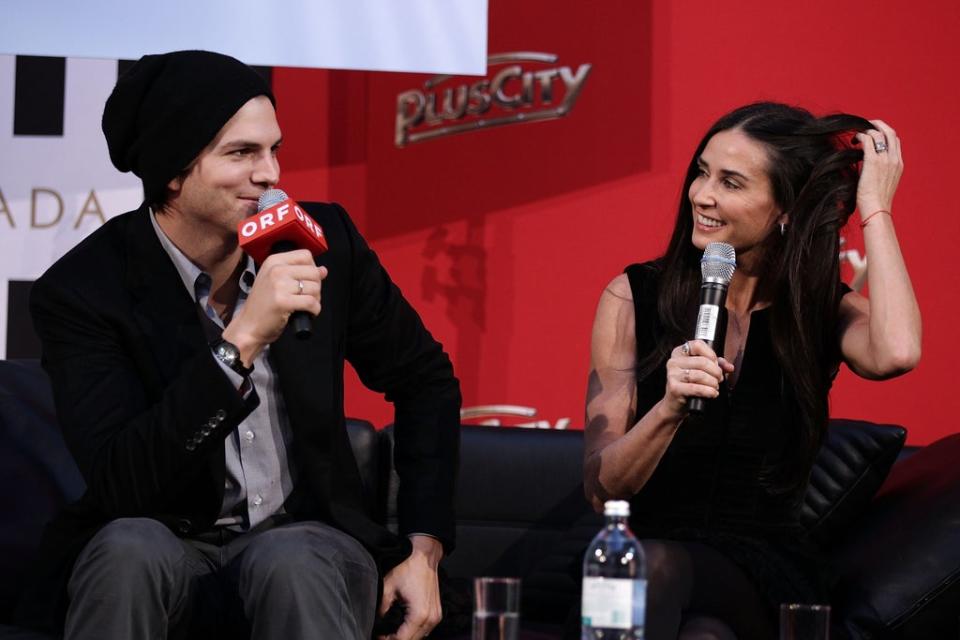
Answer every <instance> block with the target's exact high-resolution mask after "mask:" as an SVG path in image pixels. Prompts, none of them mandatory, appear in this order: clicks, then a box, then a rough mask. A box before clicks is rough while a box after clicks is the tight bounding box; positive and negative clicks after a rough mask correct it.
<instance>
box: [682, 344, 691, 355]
mask: <svg viewBox="0 0 960 640" xmlns="http://www.w3.org/2000/svg"><path fill="white" fill-rule="evenodd" d="M680 350H681V351H683V355H685V356H688V355H690V343H689V342H684V343H683V346H681V347H680Z"/></svg>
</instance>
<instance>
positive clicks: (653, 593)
mask: <svg viewBox="0 0 960 640" xmlns="http://www.w3.org/2000/svg"><path fill="white" fill-rule="evenodd" d="M643 549H644V553H645V555H646V560H647V620H646V638H647V640H674V639H677V640H754V639H756V640H770V638H775V637H776V630H775V627H774V621H773V619H772V618H771V617H770V611H769V605H768V604H767V603H766V602H765V601H764V599H763V597H762V596H761V594H760V592H759V591H758V590H757V587H756V586H755V585H754V584H753V582H752V581H751V580H750V579H749V578H748V577H747V576H746V574H744V572H743V571H742V570H741V569H740V568H739V567H738V566H737V565H735V564H734V563H733V562H731V561H730V560H729V559H728V558H727V557H726V556H724V555H723V554H722V553H720V552H719V551H717V550H716V549H714V548H713V547H710V546H708V545H705V544H702V543H698V542H677V541H673V540H644V541H643Z"/></svg>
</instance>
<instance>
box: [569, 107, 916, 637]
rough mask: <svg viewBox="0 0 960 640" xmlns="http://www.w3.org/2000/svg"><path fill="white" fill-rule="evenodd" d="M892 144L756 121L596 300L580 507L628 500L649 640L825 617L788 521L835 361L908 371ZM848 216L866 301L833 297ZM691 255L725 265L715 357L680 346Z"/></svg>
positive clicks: (767, 631)
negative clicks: (722, 321)
mask: <svg viewBox="0 0 960 640" xmlns="http://www.w3.org/2000/svg"><path fill="white" fill-rule="evenodd" d="M902 169H903V162H902V160H901V154H900V141H899V139H898V138H897V136H896V133H895V132H894V130H893V129H891V128H890V127H889V126H888V125H887V124H885V123H884V122H882V121H880V120H872V121H867V120H864V119H863V118H859V117H856V116H850V115H833V116H826V117H823V118H817V117H814V116H812V115H811V114H810V113H808V112H806V111H804V110H802V109H797V108H794V107H789V106H786V105H781V104H773V103H758V104H753V105H748V106H745V107H742V108H739V109H737V110H735V111H733V112H732V113H730V114H728V115H726V116H724V117H723V118H721V119H720V120H719V121H718V122H717V123H716V124H715V125H714V126H713V127H712V128H711V129H710V130H709V131H708V132H707V134H706V136H704V138H703V140H702V141H701V142H700V145H699V146H698V147H697V150H696V152H695V153H694V155H693V158H692V160H691V162H690V166H689V168H688V170H687V176H686V180H685V182H684V187H685V189H684V193H685V194H686V197H685V198H683V199H682V200H681V203H680V207H679V212H678V215H677V220H676V225H675V227H674V232H673V236H672V238H671V240H670V244H669V246H668V248H667V252H666V254H665V255H664V256H663V257H662V258H661V259H659V260H656V261H654V262H649V263H645V264H642V265H631V266H630V267H628V268H627V269H626V271H625V273H624V274H623V275H620V276H618V277H616V278H615V279H614V280H613V281H612V282H611V283H610V285H609V286H608V287H607V288H606V289H605V290H604V292H603V294H602V296H601V298H600V303H599V307H598V309H597V316H596V321H595V324H594V329H593V336H592V352H591V361H592V371H591V374H590V383H589V389H588V397H587V427H586V449H585V471H584V473H585V479H584V483H585V489H586V493H587V497H588V498H589V499H590V500H591V502H592V503H593V505H594V507H595V508H597V509H600V508H602V505H603V502H604V501H605V500H608V499H612V498H621V499H630V500H631V503H632V504H631V506H632V513H633V516H632V518H631V525H632V527H633V528H634V531H635V533H636V534H637V535H638V536H639V537H641V538H643V539H644V547H645V550H646V554H647V564H648V566H647V571H648V577H649V581H650V582H649V588H648V604H647V637H648V638H650V639H651V640H660V639H662V638H677V637H679V638H703V637H706V638H710V637H714V638H740V639H741V640H743V639H745V638H750V637H757V638H770V637H774V636H775V631H774V629H775V627H776V624H775V613H774V612H775V611H776V606H777V604H778V603H780V602H803V601H814V602H815V601H821V602H822V601H823V600H825V598H826V595H825V586H824V582H825V579H824V571H823V570H822V568H821V566H820V564H819V562H818V560H817V559H818V556H817V553H816V550H815V549H813V548H811V546H810V544H809V543H808V542H806V541H805V540H804V538H803V536H802V531H801V530H800V529H799V525H798V524H797V520H796V513H797V508H798V506H799V504H800V501H801V499H802V496H803V493H804V489H805V487H806V483H807V480H808V476H809V471H810V468H811V465H812V463H813V459H814V457H815V455H816V452H817V449H818V447H819V445H820V441H821V439H822V436H823V433H824V429H825V428H826V424H827V417H828V406H827V394H828V391H829V389H830V386H831V383H832V381H833V378H834V376H835V375H836V373H837V368H838V366H839V363H840V361H841V360H842V361H843V362H845V363H846V364H847V366H849V367H850V369H852V370H853V371H854V372H856V373H857V374H858V375H860V376H862V377H865V378H869V379H877V380H879V379H884V378H890V377H893V376H896V375H900V374H902V373H904V372H906V371H908V370H910V369H912V368H913V367H914V366H915V365H916V363H917V361H918V360H919V357H920V312H919V309H918V307H917V303H916V299H915V298H914V294H913V290H912V287H911V285H910V279H909V276H908V275H907V270H906V267H905V266H904V262H903V258H902V256H901V254H900V249H899V246H898V244H897V239H896V235H895V233H894V227H893V216H892V214H891V204H892V200H893V195H894V192H895V191H896V187H897V182H898V181H899V178H900V174H901V172H902ZM855 208H856V209H858V210H859V215H860V224H861V226H862V227H863V236H864V243H865V245H866V253H867V256H868V276H867V278H868V284H869V287H870V294H871V295H870V299H869V300H868V299H867V298H865V297H863V296H861V295H859V294H857V293H855V292H853V291H850V290H849V288H847V287H845V285H843V284H842V283H841V282H840V274H839V263H838V253H839V232H840V229H841V228H842V227H843V225H844V224H845V223H846V222H847V219H848V218H849V216H850V214H851V213H852V212H853V211H854V209H855ZM709 242H725V243H728V244H730V245H732V246H733V247H734V249H735V250H736V253H737V270H736V272H735V274H734V276H733V279H732V280H731V282H730V286H729V290H728V294H727V300H726V309H727V313H728V323H727V327H726V339H725V344H724V351H723V353H725V354H726V357H718V356H717V354H716V353H715V352H714V351H713V350H712V349H711V348H710V347H708V346H707V344H706V343H704V342H702V341H693V340H689V339H688V338H689V336H690V334H691V333H692V327H693V325H694V321H695V319H696V313H697V306H698V295H699V293H698V292H699V286H700V270H699V261H700V258H701V256H702V253H703V250H704V248H705V247H706V245H707V243H709ZM692 397H702V398H706V399H708V401H707V410H706V412H705V413H704V414H703V415H701V416H690V415H688V413H687V402H688V400H689V399H690V398H692Z"/></svg>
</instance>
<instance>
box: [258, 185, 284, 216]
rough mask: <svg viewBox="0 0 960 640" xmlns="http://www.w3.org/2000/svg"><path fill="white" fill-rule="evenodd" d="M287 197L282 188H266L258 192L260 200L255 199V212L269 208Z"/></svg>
mask: <svg viewBox="0 0 960 640" xmlns="http://www.w3.org/2000/svg"><path fill="white" fill-rule="evenodd" d="M286 199H287V194H286V193H284V191H283V189H267V190H266V191H264V192H263V193H262V194H260V200H258V201H257V212H260V211H263V210H264V209H269V208H270V207H272V206H273V205H275V204H277V203H280V202H283V201H284V200H286Z"/></svg>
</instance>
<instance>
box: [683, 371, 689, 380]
mask: <svg viewBox="0 0 960 640" xmlns="http://www.w3.org/2000/svg"><path fill="white" fill-rule="evenodd" d="M683 381H684V382H690V369H684V370H683Z"/></svg>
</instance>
